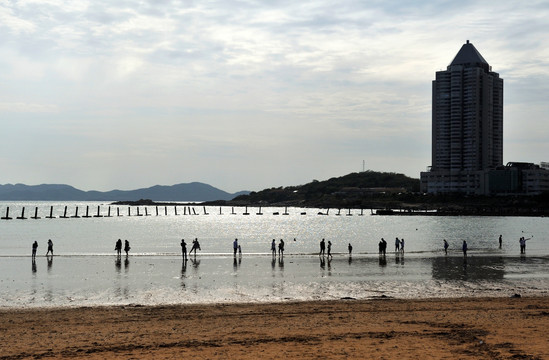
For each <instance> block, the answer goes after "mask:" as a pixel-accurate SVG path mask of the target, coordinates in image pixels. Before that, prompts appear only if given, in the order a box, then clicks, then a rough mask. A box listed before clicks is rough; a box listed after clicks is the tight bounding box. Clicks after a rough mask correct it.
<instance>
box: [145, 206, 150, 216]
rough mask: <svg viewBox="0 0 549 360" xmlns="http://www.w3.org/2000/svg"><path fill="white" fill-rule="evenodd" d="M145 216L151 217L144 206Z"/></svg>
mask: <svg viewBox="0 0 549 360" xmlns="http://www.w3.org/2000/svg"><path fill="white" fill-rule="evenodd" d="M145 216H151V215H150V214H149V210H148V209H147V207H146V206H145Z"/></svg>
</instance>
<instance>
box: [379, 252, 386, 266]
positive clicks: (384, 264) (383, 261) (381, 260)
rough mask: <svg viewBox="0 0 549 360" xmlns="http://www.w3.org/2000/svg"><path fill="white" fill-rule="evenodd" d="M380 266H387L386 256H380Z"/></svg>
mask: <svg viewBox="0 0 549 360" xmlns="http://www.w3.org/2000/svg"><path fill="white" fill-rule="evenodd" d="M379 266H381V267H385V266H387V257H386V256H385V255H384V254H382V255H379Z"/></svg>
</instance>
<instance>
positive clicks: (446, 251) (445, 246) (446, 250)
mask: <svg viewBox="0 0 549 360" xmlns="http://www.w3.org/2000/svg"><path fill="white" fill-rule="evenodd" d="M442 241H444V253H445V254H446V255H448V241H446V239H444V240H442Z"/></svg>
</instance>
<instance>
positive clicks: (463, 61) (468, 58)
mask: <svg viewBox="0 0 549 360" xmlns="http://www.w3.org/2000/svg"><path fill="white" fill-rule="evenodd" d="M452 65H476V66H481V67H483V68H489V65H488V62H487V61H486V60H484V58H483V57H482V55H480V53H479V52H478V50H477V49H476V48H475V47H474V46H473V44H472V43H470V42H469V40H467V42H466V43H465V44H463V46H462V47H461V49H460V50H459V52H458V53H457V55H456V57H455V58H454V60H452V62H451V63H450V66H452Z"/></svg>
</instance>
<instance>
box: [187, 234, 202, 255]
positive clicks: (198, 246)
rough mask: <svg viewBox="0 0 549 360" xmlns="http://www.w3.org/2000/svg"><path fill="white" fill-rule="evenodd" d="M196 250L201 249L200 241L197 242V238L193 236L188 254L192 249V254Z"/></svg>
mask: <svg viewBox="0 0 549 360" xmlns="http://www.w3.org/2000/svg"><path fill="white" fill-rule="evenodd" d="M196 250H201V249H200V243H199V242H198V238H194V240H193V246H192V247H191V251H189V256H190V255H191V253H192V252H193V251H194V256H196Z"/></svg>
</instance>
